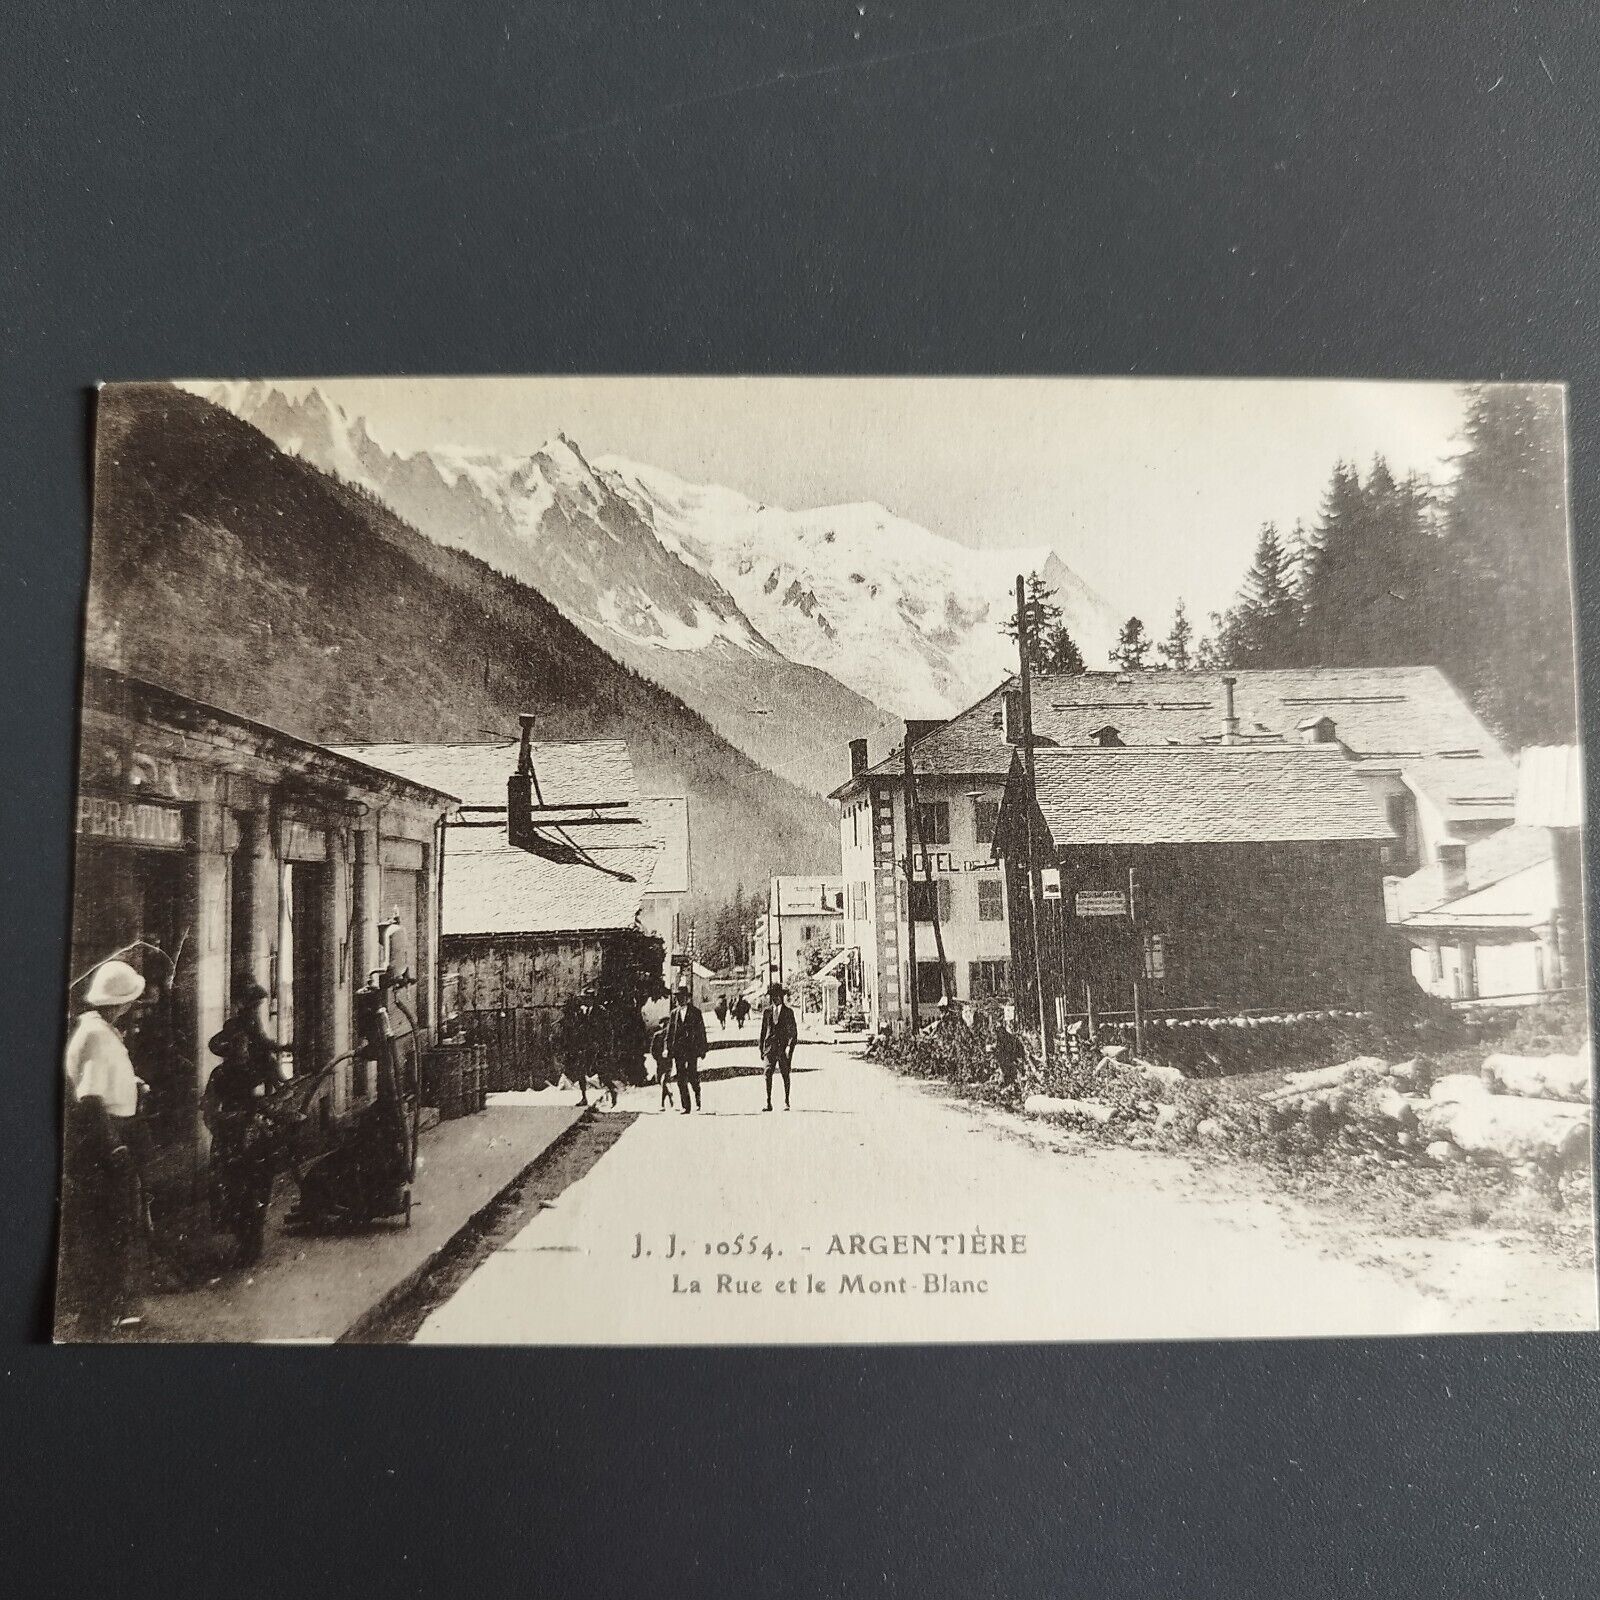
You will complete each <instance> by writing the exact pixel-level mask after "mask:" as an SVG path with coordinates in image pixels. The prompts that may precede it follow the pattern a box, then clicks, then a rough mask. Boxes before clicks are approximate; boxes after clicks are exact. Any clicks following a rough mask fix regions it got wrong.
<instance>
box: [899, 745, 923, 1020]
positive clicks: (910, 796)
mask: <svg viewBox="0 0 1600 1600" xmlns="http://www.w3.org/2000/svg"><path fill="white" fill-rule="evenodd" d="M904 753H905V775H904V777H903V779H902V780H901V785H900V787H901V791H902V793H901V801H902V804H903V805H904V806H905V813H906V978H907V984H906V995H907V998H908V1001H909V1010H910V1013H911V1031H912V1032H913V1033H915V1032H916V1031H917V1024H918V1022H920V1021H921V1014H920V1010H919V1008H918V1005H917V919H916V916H915V915H914V908H913V906H912V904H911V889H912V885H913V884H915V883H916V881H917V876H916V865H917V864H916V855H915V851H914V846H913V844H912V840H913V839H914V838H915V837H916V826H917V784H916V779H915V778H914V777H913V776H912V773H911V725H910V723H907V724H906V737H905V752H904Z"/></svg>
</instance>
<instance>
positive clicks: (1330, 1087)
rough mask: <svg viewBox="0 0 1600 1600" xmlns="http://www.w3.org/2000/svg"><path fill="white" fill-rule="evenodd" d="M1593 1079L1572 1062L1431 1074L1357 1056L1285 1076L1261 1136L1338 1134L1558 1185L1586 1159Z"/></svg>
mask: <svg viewBox="0 0 1600 1600" xmlns="http://www.w3.org/2000/svg"><path fill="white" fill-rule="evenodd" d="M1591 1078H1592V1071H1591V1065H1590V1055H1589V1048H1588V1046H1587V1044H1585V1045H1584V1047H1583V1048H1582V1049H1581V1050H1580V1051H1579V1052H1578V1053H1577V1054H1576V1055H1572V1056H1508V1055H1491V1056H1489V1057H1488V1058H1487V1059H1486V1060H1485V1061H1484V1063H1483V1065H1482V1068H1481V1069H1480V1070H1479V1071H1478V1072H1475V1073H1474V1072H1452V1073H1446V1074H1443V1075H1440V1076H1437V1077H1436V1076H1434V1075H1433V1074H1432V1073H1431V1071H1430V1070H1429V1069H1428V1066H1427V1063H1426V1062H1424V1061H1403V1062H1398V1063H1395V1064H1393V1065H1391V1064H1389V1063H1388V1062H1385V1061H1383V1060H1382V1059H1380V1058H1379V1057H1376V1056H1357V1057H1355V1058H1353V1059H1352V1060H1349V1061H1343V1062H1340V1063H1339V1064H1338V1065H1337V1066H1332V1067H1322V1068H1319V1069H1317V1070H1316V1071H1312V1072H1291V1073H1287V1074H1285V1076H1284V1081H1283V1083H1282V1084H1280V1085H1278V1086H1276V1087H1274V1088H1272V1089H1268V1090H1266V1091H1265V1092H1264V1093H1263V1094H1262V1095H1261V1096H1260V1097H1259V1104H1260V1107H1261V1110H1262V1127H1263V1131H1271V1132H1279V1131H1283V1130H1285V1129H1288V1128H1291V1127H1293V1126H1295V1125H1296V1124H1297V1123H1299V1124H1303V1125H1305V1126H1306V1127H1307V1128H1310V1129H1312V1130H1314V1131H1320V1132H1326V1131H1327V1130H1328V1129H1329V1128H1330V1127H1337V1128H1338V1129H1339V1130H1340V1135H1341V1137H1342V1138H1343V1139H1344V1140H1345V1142H1347V1143H1349V1142H1360V1141H1361V1140H1363V1139H1368V1140H1373V1141H1377V1142H1379V1143H1382V1144H1387V1145H1389V1146H1391V1147H1393V1148H1394V1149H1396V1150H1410V1151H1413V1152H1417V1153H1420V1154H1423V1155H1425V1156H1426V1157H1427V1158H1428V1159H1431V1160H1434V1161H1439V1162H1449V1161H1459V1160H1462V1159H1470V1160H1473V1161H1481V1162H1486V1163H1499V1164H1503V1165H1510V1166H1528V1167H1532V1168H1535V1169H1537V1170H1538V1171H1540V1172H1541V1173H1542V1174H1544V1175H1546V1176H1555V1177H1559V1175H1560V1174H1562V1173H1565V1172H1570V1171H1573V1170H1575V1169H1576V1168H1578V1167H1580V1166H1582V1165H1583V1164H1584V1163H1585V1162H1586V1161H1587V1160H1588V1153H1589V1127H1590V1115H1591V1112H1590V1106H1591V1101H1592V1093H1593V1091H1592V1084H1591Z"/></svg>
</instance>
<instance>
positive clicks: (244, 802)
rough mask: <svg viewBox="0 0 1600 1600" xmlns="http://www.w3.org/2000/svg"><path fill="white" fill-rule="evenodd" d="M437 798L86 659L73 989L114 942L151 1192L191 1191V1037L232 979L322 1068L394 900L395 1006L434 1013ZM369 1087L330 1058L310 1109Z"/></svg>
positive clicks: (275, 1029)
mask: <svg viewBox="0 0 1600 1600" xmlns="http://www.w3.org/2000/svg"><path fill="white" fill-rule="evenodd" d="M454 804H455V802H454V800H453V798H452V797H451V796H449V795H446V794H443V793H441V792H439V791H436V790H432V789H429V788H426V787H425V786H422V785H419V784H414V783H409V782H407V781H406V780H403V779H399V778H396V777H395V776H394V775H393V774H390V773H385V772H380V771H377V770H376V769H373V768H369V767H366V766H364V765H362V764H361V763H360V762H357V761H354V760H351V759H349V758H348V757H345V756H341V755H338V754H335V753H334V752H332V751H329V750H326V749H324V748H322V747H320V746H317V745H313V744H310V743H307V742H305V741H303V740H300V739H296V738H293V737H291V736H290V735H287V734H284V733H281V732H279V731H277V730H275V729H272V728H268V727H265V726H263V725H262V724H259V723H254V722H250V721H248V720H247V719H245V718H242V717H237V716H234V715H232V714H231V713H228V712H226V711H221V710H218V709H216V708H214V707H210V706H205V705H201V704H199V703H198V702H196V701H193V700H190V699H187V698H186V697H184V696H182V695H178V694H176V693H173V692H172V691H170V690H166V689H162V688H158V687H157V686H155V685H152V684H148V683H143V682H140V681H138V680H135V679H130V678H127V677H124V676H122V675H121V674H117V673H112V672H109V671H105V670H103V669H97V668H91V669H90V671H89V675H88V678H87V680H86V683H85V692H84V717H83V727H82V736H81V749H80V761H79V799H78V804H77V815H76V824H77V840H76V853H75V861H74V885H73V921H72V950H71V966H70V977H71V980H72V985H71V993H70V994H69V1007H70V1009H71V1010H73V1011H75V1010H76V1009H77V1008H78V1004H79V1000H78V996H79V995H80V994H81V992H82V983H83V980H84V979H85V978H86V977H87V974H88V973H89V972H90V971H91V970H92V969H93V967H94V966H95V965H96V964H97V963H99V962H101V961H104V960H105V959H107V958H108V957H109V956H112V955H116V954H121V955H122V956H123V958H124V959H126V960H128V961H130V962H131V963H132V964H133V965H134V966H136V967H137V968H138V969H139V970H140V972H141V973H143V975H144V977H145V981H146V990H145V995H144V997H143V998H142V1000H141V1002H140V1004H139V1006H138V1008H137V1009H136V1011H135V1013H134V1014H133V1015H132V1016H131V1017H130V1019H129V1020H128V1022H127V1024H126V1032H127V1036H128V1042H129V1051H130V1054H131V1055H132V1057H133V1061H134V1066H135V1070H136V1071H137V1072H138V1073H139V1075H140V1077H142V1078H143V1079H144V1080H145V1082H146V1084H147V1085H148V1086H149V1087H148V1091H147V1093H146V1095H145V1098H144V1101H143V1104H142V1107H141V1115H142V1117H143V1119H144V1122H145V1126H146V1131H147V1133H148V1134H149V1139H150V1145H151V1151H152V1172H151V1179H152V1189H153V1191H154V1195H155V1199H156V1202H157V1205H158V1207H159V1206H160V1205H163V1204H170V1205H178V1206H181V1205H184V1204H187V1203H189V1202H191V1201H192V1200H194V1199H195V1198H197V1197H198V1195H199V1193H200V1192H201V1184H202V1178H203V1170H204V1161H205V1149H206V1147H205V1136H204V1131H203V1128H202V1125H201V1122H200V1117H199V1104H200V1095H201V1092H202V1090H203V1089H204V1086H205V1082H206V1079H207V1077H208V1076H209V1075H210V1072H211V1069H212V1068H213V1067H214V1066H215V1065H216V1062H215V1060H214V1058H213V1057H212V1056H211V1054H210V1052H209V1051H208V1050H207V1048H206V1046H207V1041H208V1040H209V1039H210V1038H211V1037H212V1035H213V1034H215V1033H216V1032H217V1030H218V1029H219V1028H220V1027H221V1026H222V1023H223V1021H224V1019H225V1018H226V1016H227V1011H228V1006H229V999H230V994H231V992H232V989H233V986H234V985H235V984H236V983H237V982H238V981H240V980H241V979H243V978H245V977H247V976H248V977H252V978H254V979H256V980H257V981H258V982H260V983H261V984H262V985H263V986H264V987H265V988H266V990H267V992H268V997H269V998H268V1002H267V1007H266V1012H265V1021H266V1024H267V1027H268V1030H269V1032H271V1033H273V1034H274V1035H275V1036H276V1038H277V1039H278V1041H279V1042H280V1043H285V1044H289V1045H291V1046H292V1049H291V1051H290V1052H289V1053H288V1054H287V1055H286V1057H285V1068H286V1070H289V1069H291V1068H292V1070H293V1071H295V1072H297V1073H308V1072H314V1071H317V1070H319V1069H320V1068H322V1067H324V1066H326V1065H327V1064H328V1063H329V1062H331V1061H334V1060H335V1059H336V1058H338V1057H341V1056H344V1055H346V1054H347V1053H348V1052H349V1051H350V1049H351V1047H352V1044H353V1042H354V1034H353V1028H354V1020H355V995H356V991H357V990H358V989H359V988H360V987H361V985H362V983H363V982H364V981H365V979H366V976H367V974H368V972H370V971H371V970H372V968H373V967H375V966H376V965H377V964H378V961H379V933H378V925H379V923H380V922H383V921H389V920H391V919H393V918H394V917H396V916H398V918H399V921H400V926H401V930H402V932H401V935H400V938H399V940H398V945H399V948H400V950H401V951H402V956H401V960H402V962H403V964H405V965H408V966H410V968H411V969H412V971H413V973H414V974H415V976H416V979H417V985H416V988H415V989H414V990H410V991H408V992H407V994H408V1004H410V1005H411V1007H412V1009H413V1010H414V1011H415V1012H416V1014H417V1017H418V1021H419V1024H421V1026H422V1027H423V1028H424V1029H426V1027H427V1026H428V1024H429V1021H430V1020H431V1017H432V1016H433V1015H434V1014H435V1002H436V985H437V970H436V959H437V956H436V953H437V949H438V939H437V926H438V914H439V903H438V895H437V891H436V887H435V882H436V878H435V873H434V872H433V870H432V867H433V863H434V862H435V860H436V859H437V857H436V850H437V838H438V833H439V829H440V826H441V824H442V820H443V818H444V816H445V815H446V814H447V813H448V812H449V811H450V810H452V809H453V807H454ZM370 1093H371V1085H370V1084H368V1083H367V1082H365V1081H364V1074H363V1072H362V1069H361V1068H360V1067H359V1066H357V1065H352V1064H351V1063H348V1062H346V1063H343V1064H341V1065H340V1066H339V1067H338V1068H337V1069H336V1070H335V1071H334V1072H333V1073H331V1074H330V1075H329V1081H328V1084H327V1086H326V1088H325V1089H324V1090H323V1091H322V1092H321V1095H320V1099H319V1103H318V1105H317V1108H316V1115H317V1116H318V1118H319V1119H320V1120H321V1121H322V1122H323V1123H324V1124H332V1123H333V1122H335V1121H337V1120H338V1119H339V1118H341V1117H343V1116H344V1115H346V1114H347V1113H348V1112H349V1111H350V1110H352V1109H353V1108H354V1107H355V1106H357V1105H359V1104H360V1103H362V1101H363V1100H364V1099H365V1098H366V1097H367V1096H368V1095H369V1094H370Z"/></svg>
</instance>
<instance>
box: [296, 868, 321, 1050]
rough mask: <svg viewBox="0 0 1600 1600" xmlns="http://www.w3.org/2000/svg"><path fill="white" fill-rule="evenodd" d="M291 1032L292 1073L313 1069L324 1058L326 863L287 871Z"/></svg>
mask: <svg viewBox="0 0 1600 1600" xmlns="http://www.w3.org/2000/svg"><path fill="white" fill-rule="evenodd" d="M288 878H289V883H288V893H289V943H290V955H289V971H290V975H291V977H290V982H291V989H290V995H291V1000H290V1015H289V1028H290V1033H289V1037H290V1039H291V1041H292V1042H293V1044H294V1062H295V1072H296V1073H297V1074H300V1073H308V1072H316V1071H317V1070H318V1069H319V1068H321V1067H324V1066H326V1065H327V1062H328V1005H329V988H328V976H329V974H328V911H327V906H328V868H327V864H326V863H325V862H321V861H315V862H313V861H295V862H292V863H291V864H290V867H289V872H288Z"/></svg>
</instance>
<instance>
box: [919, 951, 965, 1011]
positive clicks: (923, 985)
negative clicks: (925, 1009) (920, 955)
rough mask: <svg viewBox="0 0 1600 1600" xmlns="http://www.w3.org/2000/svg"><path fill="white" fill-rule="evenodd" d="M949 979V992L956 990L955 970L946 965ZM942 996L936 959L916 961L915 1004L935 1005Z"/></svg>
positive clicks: (942, 991)
mask: <svg viewBox="0 0 1600 1600" xmlns="http://www.w3.org/2000/svg"><path fill="white" fill-rule="evenodd" d="M946 972H947V975H948V977H949V979H950V992H951V994H954V993H955V992H956V971H955V968H954V967H947V969H946ZM943 998H944V989H943V987H942V986H941V985H940V982H939V963H938V962H937V961H919V962H918V963H917V1004H918V1005H924V1006H932V1005H937V1004H938V1003H939V1001H940V1000H942V999H943Z"/></svg>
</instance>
